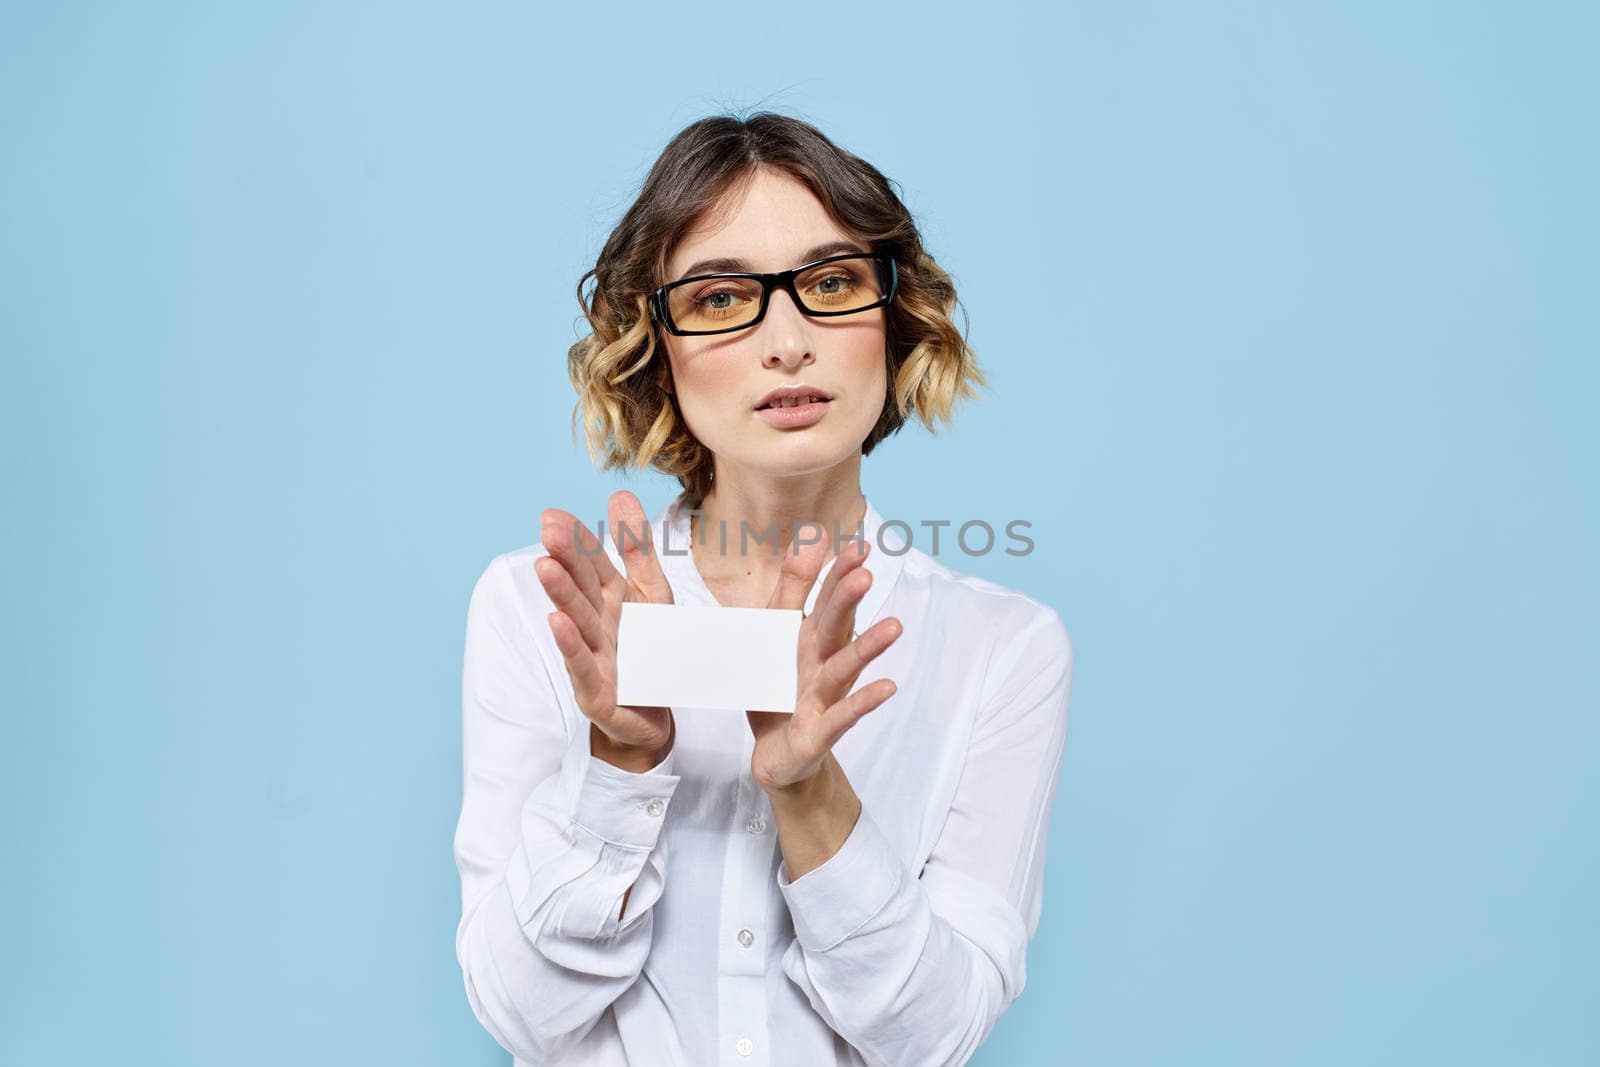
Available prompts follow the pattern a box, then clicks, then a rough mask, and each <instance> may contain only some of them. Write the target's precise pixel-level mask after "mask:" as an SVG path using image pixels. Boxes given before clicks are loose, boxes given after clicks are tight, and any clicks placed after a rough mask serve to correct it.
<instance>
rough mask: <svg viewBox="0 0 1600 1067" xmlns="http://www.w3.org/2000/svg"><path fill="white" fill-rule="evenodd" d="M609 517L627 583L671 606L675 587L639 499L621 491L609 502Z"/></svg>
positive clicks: (646, 597) (656, 601)
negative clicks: (669, 579) (663, 566)
mask: <svg viewBox="0 0 1600 1067" xmlns="http://www.w3.org/2000/svg"><path fill="white" fill-rule="evenodd" d="M606 514H607V516H608V517H609V518H610V520H611V535H612V537H613V538H614V539H615V541H616V545H617V553H618V554H619V555H621V556H622V565H623V567H624V568H625V569H626V570H627V572H628V582H629V583H630V584H631V585H632V586H633V587H634V588H635V589H637V590H638V591H639V592H640V593H641V594H642V595H643V596H644V598H645V599H646V600H647V601H649V602H650V603H652V604H671V603H672V586H671V585H670V584H668V582H667V575H666V572H665V571H663V570H662V569H661V560H660V559H659V558H657V556H656V546H655V531H654V530H653V529H652V528H651V526H650V521H649V519H648V518H647V517H646V516H645V513H644V506H643V505H641V504H640V503H639V498H638V497H636V496H634V495H633V494H632V493H630V492H629V491H628V490H626V489H618V490H617V491H616V492H615V493H612V494H611V499H610V500H608V501H607V504H606Z"/></svg>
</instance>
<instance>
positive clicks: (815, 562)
mask: <svg viewBox="0 0 1600 1067" xmlns="http://www.w3.org/2000/svg"><path fill="white" fill-rule="evenodd" d="M827 554H828V542H827V541H826V540H825V539H821V540H817V541H813V542H812V543H811V544H809V545H802V546H801V548H800V552H799V554H796V553H795V551H794V548H793V547H792V546H791V547H789V548H786V549H784V551H783V567H782V569H781V570H780V571H779V572H778V584H777V586H776V587H775V588H774V589H773V590H772V596H771V598H769V599H768V601H767V607H769V608H794V609H797V610H800V611H804V610H805V606H806V597H808V596H810V595H811V587H812V586H813V585H816V584H817V575H818V574H821V573H822V564H823V561H824V559H825V558H826V557H827Z"/></svg>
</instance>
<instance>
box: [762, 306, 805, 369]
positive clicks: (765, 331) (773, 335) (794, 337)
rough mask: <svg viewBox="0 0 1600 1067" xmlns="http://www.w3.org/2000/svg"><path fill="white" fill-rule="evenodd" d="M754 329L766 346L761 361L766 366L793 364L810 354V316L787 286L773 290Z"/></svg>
mask: <svg viewBox="0 0 1600 1067" xmlns="http://www.w3.org/2000/svg"><path fill="white" fill-rule="evenodd" d="M758 329H759V330H760V331H761V343H762V344H763V345H764V346H765V349H766V355H765V362H766V363H767V364H768V365H769V366H771V365H776V364H779V363H783V364H794V363H798V362H801V361H802V360H805V359H810V358H814V357H813V356H812V354H811V343H810V336H811V326H810V320H808V319H807V318H806V314H805V312H803V311H801V310H800V308H799V306H798V305H797V304H796V303H795V301H794V297H792V296H790V295H789V292H788V290H785V289H774V290H773V293H772V296H771V298H770V300H769V302H768V304H767V313H766V315H765V316H763V317H762V320H761V323H760V325H759V327H758Z"/></svg>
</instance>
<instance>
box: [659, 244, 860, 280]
mask: <svg viewBox="0 0 1600 1067" xmlns="http://www.w3.org/2000/svg"><path fill="white" fill-rule="evenodd" d="M866 251H867V249H865V248H862V247H861V246H859V245H857V244H856V243H855V242H854V241H829V242H827V243H826V244H820V245H817V246H816V247H815V248H808V249H806V250H805V251H804V252H802V253H801V254H800V262H801V263H814V262H816V261H817V260H819V259H822V258H823V257H825V256H842V255H844V254H845V253H846V252H866ZM722 271H732V272H735V273H740V274H753V273H754V271H752V270H751V269H750V267H749V265H748V264H747V263H746V262H745V261H744V260H742V259H739V258H737V257H734V258H729V257H727V256H723V257H721V258H718V259H700V260H696V261H695V262H693V263H691V264H689V265H688V266H687V267H685V268H684V270H683V273H682V274H679V275H678V276H677V278H675V279H673V280H674V281H680V282H681V281H683V279H685V278H693V277H694V276H695V275H696V274H715V273H718V272H722Z"/></svg>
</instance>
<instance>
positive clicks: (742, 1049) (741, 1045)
mask: <svg viewBox="0 0 1600 1067" xmlns="http://www.w3.org/2000/svg"><path fill="white" fill-rule="evenodd" d="M733 1050H734V1051H735V1052H737V1053H738V1054H739V1055H741V1056H748V1055H750V1053H752V1052H754V1051H755V1050H756V1043H755V1042H754V1041H751V1040H750V1039H749V1038H748V1037H741V1038H740V1039H739V1040H737V1041H735V1042H734V1043H733Z"/></svg>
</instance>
